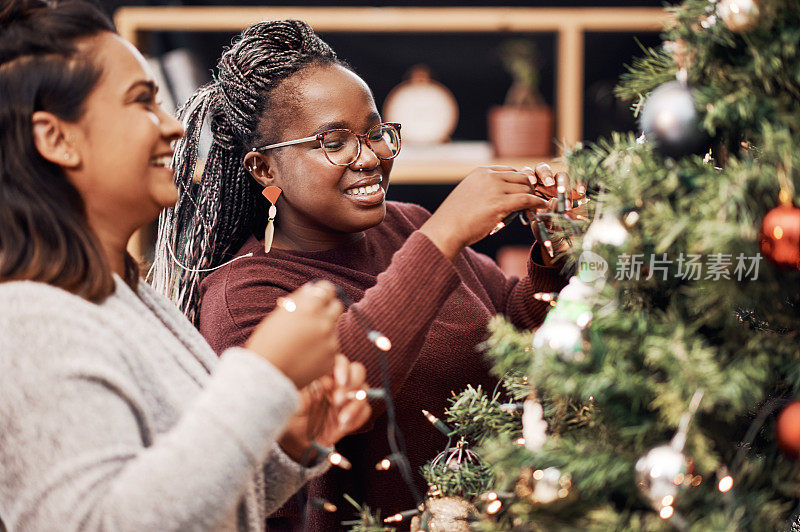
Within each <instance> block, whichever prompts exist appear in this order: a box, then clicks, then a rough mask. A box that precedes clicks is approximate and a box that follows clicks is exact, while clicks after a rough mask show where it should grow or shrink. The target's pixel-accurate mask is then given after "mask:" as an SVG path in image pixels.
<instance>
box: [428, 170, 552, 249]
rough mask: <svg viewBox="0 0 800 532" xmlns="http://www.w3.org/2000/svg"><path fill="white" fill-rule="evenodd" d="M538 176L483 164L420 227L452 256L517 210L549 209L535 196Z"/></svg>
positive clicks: (544, 201)
mask: <svg viewBox="0 0 800 532" xmlns="http://www.w3.org/2000/svg"><path fill="white" fill-rule="evenodd" d="M532 179H535V178H533V177H532V176H531V174H526V173H523V172H518V171H516V170H514V169H513V168H511V167H510V166H481V167H479V168H476V169H475V170H473V171H472V172H470V173H469V174H468V175H467V177H465V178H464V179H463V180H462V181H461V182H460V183H459V184H458V186H457V187H456V188H455V189H453V191H452V192H451V193H450V195H449V196H447V198H446V199H445V200H444V202H442V204H441V205H440V206H439V208H438V209H436V212H434V213H433V215H431V217H430V218H428V220H427V221H426V222H425V223H424V224H423V225H422V227H420V231H421V232H422V233H424V234H425V235H426V236H427V237H428V238H429V239H430V240H431V241H432V242H433V243H434V244H435V245H436V246H437V247H438V248H439V250H440V251H441V252H442V253H443V254H444V255H445V256H446V257H449V258H450V259H455V257H456V256H457V255H458V254H459V253H460V252H461V250H462V249H464V247H466V246H469V245H471V244H474V243H475V242H477V241H479V240H481V239H482V238H484V237H485V236H486V235H488V234H489V232H490V231H491V230H492V229H494V227H495V226H496V225H497V224H498V223H499V222H501V221H503V219H504V218H505V217H506V216H508V215H509V214H511V213H512V212H515V211H521V210H526V209H533V210H536V209H540V208H547V201H546V200H544V199H542V198H540V197H537V196H534V195H533V194H532V192H533V185H535V184H536V183H535V181H532Z"/></svg>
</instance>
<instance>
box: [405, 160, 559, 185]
mask: <svg viewBox="0 0 800 532" xmlns="http://www.w3.org/2000/svg"><path fill="white" fill-rule="evenodd" d="M540 162H547V163H548V164H550V166H551V167H552V168H553V170H554V171H558V170H563V169H564V164H563V163H562V162H561V159H549V158H539V159H536V158H528V159H490V160H486V161H464V162H449V161H448V162H441V161H403V160H402V154H401V157H398V158H397V161H396V162H395V163H394V167H393V168H392V175H391V182H392V183H395V184H425V185H431V184H449V183H453V184H455V183H458V182H459V181H461V180H462V179H464V178H465V177H466V176H467V174H468V173H470V172H471V171H472V170H474V169H475V168H477V167H478V166H486V165H502V166H510V167H512V168H517V169H519V168H522V167H523V166H531V167H533V166H534V165H535V164H538V163H540Z"/></svg>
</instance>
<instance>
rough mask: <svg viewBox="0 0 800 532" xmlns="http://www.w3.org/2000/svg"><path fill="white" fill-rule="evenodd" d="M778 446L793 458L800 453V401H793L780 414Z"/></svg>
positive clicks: (777, 433)
mask: <svg viewBox="0 0 800 532" xmlns="http://www.w3.org/2000/svg"><path fill="white" fill-rule="evenodd" d="M775 434H776V436H777V437H778V447H780V448H781V450H782V451H783V452H784V453H786V455H787V456H788V457H789V458H791V459H793V460H794V459H796V458H797V457H798V455H800V401H792V402H791V403H789V404H788V405H786V406H785V407H784V409H783V410H782V411H781V413H780V414H779V415H778V421H777V422H776V424H775Z"/></svg>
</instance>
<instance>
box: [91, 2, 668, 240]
mask: <svg viewBox="0 0 800 532" xmlns="http://www.w3.org/2000/svg"><path fill="white" fill-rule="evenodd" d="M669 3H675V2H674V1H673V2H664V1H662V0H625V1H623V0H605V1H591V0H582V1H581V0H550V1H535V0H528V1H516V2H511V1H505V2H487V1H483V2H481V1H469V0H460V1H457V0H449V1H448V0H440V1H435V2H433V1H431V2H426V1H420V0H416V1H415V0H399V1H393V2H391V3H389V2H375V1H372V2H369V1H346V2H342V1H325V0H316V1H312V0H305V1H291V0H282V1H281V0H272V1H269V2H268V4H267V5H271V6H329V7H332V6H342V7H343V6H350V7H352V6H389V5H390V6H392V7H396V6H419V7H423V6H424V7H447V6H485V7H502V6H514V7H661V6H664V5H666V4H669ZM101 4H102V5H103V6H104V8H105V9H106V10H107V11H108V12H109V13H110V14H113V12H114V11H115V10H116V9H117V8H119V7H121V6H123V5H139V6H144V5H220V3H219V2H213V1H211V0H193V1H187V2H182V3H181V2H172V3H165V2H157V1H147V0H133V1H124V0H123V1H119V0H101ZM225 5H228V4H225ZM236 5H249V6H256V5H265V4H263V3H260V2H252V1H246V0H244V1H240V2H237V4H236ZM443 24H444V21H443ZM233 36H234V34H233V33H225V32H214V33H168V32H153V33H148V34H147V35H146V41H145V46H146V48H147V52H148V53H149V54H151V55H159V54H161V53H165V52H168V51H170V50H172V49H175V48H180V47H188V48H189V49H191V50H193V51H194V52H195V53H196V55H197V58H198V60H199V63H200V66H201V68H202V70H203V71H204V72H210V71H211V69H212V68H213V67H214V64H215V62H216V59H217V58H218V57H219V55H220V53H221V50H222V49H223V47H224V46H226V45H227V44H229V43H230V41H231V38H232V37H233ZM322 37H323V38H324V39H325V40H327V41H328V42H329V43H330V44H331V46H332V47H333V48H334V49H335V50H336V51H337V53H338V54H339V56H340V57H342V58H344V59H345V60H347V61H348V62H349V63H350V64H351V65H352V66H353V67H354V68H355V70H356V71H357V72H358V73H359V74H360V75H361V76H362V77H363V78H364V79H365V80H366V82H367V83H368V84H369V85H370V87H372V90H373V92H374V94H375V98H376V102H377V104H378V108H379V109H381V108H382V106H383V101H384V99H385V97H386V95H387V94H388V93H389V91H390V90H391V89H392V88H393V87H394V86H395V85H397V84H398V83H400V82H401V81H402V80H403V78H404V75H405V73H406V72H407V70H408V69H409V67H411V66H412V65H415V64H418V63H424V64H426V65H428V66H429V67H430V68H431V70H432V73H433V77H434V78H435V79H436V80H438V81H439V82H441V83H443V84H444V85H445V86H446V87H448V88H449V89H450V90H451V91H452V92H453V94H454V95H455V97H456V100H457V101H458V105H459V111H460V116H459V122H458V126H457V128H456V130H455V132H454V134H453V139H454V140H484V139H486V129H487V126H486V113H487V110H488V109H489V107H491V106H492V105H498V104H501V103H502V102H503V99H504V98H505V93H506V91H507V90H508V88H509V86H510V83H511V78H510V76H509V75H508V74H507V73H506V72H505V70H504V69H503V65H502V62H501V60H500V56H499V47H500V45H501V44H502V43H503V42H504V41H506V40H508V39H512V38H520V37H522V38H528V39H531V40H533V41H534V42H535V43H536V46H537V50H538V56H539V59H538V63H539V69H540V78H541V83H540V90H541V94H542V96H543V98H544V100H545V102H547V103H548V104H549V105H551V106H553V105H555V104H556V102H554V98H553V94H554V84H555V74H556V68H557V65H556V64H555V53H556V45H557V43H556V36H555V34H552V33H532V34H508V33H505V34H502V35H501V34H481V33H440V34H435V33H421V34H409V33H398V34H386V33H359V34H343V33H329V34H325V33H323V34H322ZM659 42H660V39H659V36H658V34H657V33H654V32H648V33H587V34H586V36H585V43H586V46H585V50H586V53H585V70H584V94H585V100H584V106H583V107H584V109H583V110H584V128H583V131H584V139H585V140H588V141H592V140H596V139H597V138H598V137H601V136H604V135H607V134H608V133H609V132H611V131H614V130H630V129H635V128H636V124H635V121H634V119H633V117H632V116H631V113H630V111H629V109H628V104H627V103H624V102H619V101H618V100H616V99H615V98H614V95H613V89H614V86H615V84H616V82H617V80H618V78H619V75H620V74H621V73H623V72H624V71H625V65H627V64H630V62H631V60H632V59H633V58H634V57H636V56H637V55H640V54H641V48H640V46H658V43H659ZM453 187H454V185H403V184H394V185H392V187H390V189H389V196H388V197H389V199H392V200H399V201H410V202H414V203H418V204H420V205H422V206H423V207H425V208H427V209H428V210H431V211H432V210H435V209H436V207H437V206H438V205H439V204H440V203H441V202H442V200H443V199H444V198H445V197H446V196H447V194H448V193H449V192H450V191H451V190H452V188H453ZM529 241H530V233H529V231H528V230H527V228H525V227H523V226H521V225H519V224H512V225H511V226H509V228H507V229H505V230H503V231H501V232H499V233H497V234H496V235H493V236H492V237H489V238H487V239H485V240H484V241H482V242H480V243H478V244H476V245H475V246H474V247H475V248H476V249H477V250H479V251H481V252H484V253H488V254H490V255H492V256H494V255H495V254H496V251H497V249H498V248H499V247H501V246H504V245H510V244H525V243H528V242H529Z"/></svg>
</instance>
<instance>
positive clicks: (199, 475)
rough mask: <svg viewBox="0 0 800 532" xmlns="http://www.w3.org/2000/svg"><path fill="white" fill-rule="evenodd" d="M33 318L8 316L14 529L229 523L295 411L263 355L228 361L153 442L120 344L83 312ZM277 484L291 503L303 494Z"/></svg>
mask: <svg viewBox="0 0 800 532" xmlns="http://www.w3.org/2000/svg"><path fill="white" fill-rule="evenodd" d="M34 307H36V305H35V306H34ZM38 307H39V308H38V310H37V309H35V308H34V309H28V310H26V309H25V308H24V307H20V306H17V307H16V308H13V305H12V310H8V309H7V308H6V309H4V310H3V311H2V312H0V390H2V400H0V465H1V466H2V467H0V471H2V473H1V474H0V510H2V513H3V518H4V519H5V520H6V524H7V525H9V526H10V527H11V529H19V530H54V529H58V530H64V531H70V530H115V531H126V530H131V531H133V530H136V531H139V530H164V531H169V530H198V529H204V530H210V529H217V528H219V527H220V526H221V525H222V524H223V523H226V522H228V523H229V522H231V516H232V515H234V513H235V512H236V507H237V503H238V502H239V500H240V498H241V496H242V494H243V489H244V487H245V486H246V484H247V482H248V481H249V479H251V478H252V477H253V475H254V474H255V471H256V470H257V468H259V467H261V466H262V465H263V463H264V461H265V460H266V459H267V457H268V456H269V455H270V454H271V453H270V451H271V449H272V448H273V445H274V442H275V439H276V437H277V436H278V435H279V433H280V432H281V430H282V429H283V427H284V425H285V423H286V421H287V420H288V418H289V416H291V414H292V413H293V412H294V410H295V409H296V408H297V404H298V394H297V391H296V390H295V388H294V386H293V385H292V383H291V382H290V381H289V380H288V379H287V378H286V377H285V376H283V375H282V374H281V373H280V372H279V371H278V370H277V369H276V368H275V367H274V366H272V365H271V364H269V363H268V362H266V361H265V360H263V359H261V358H260V357H258V356H256V355H255V354H253V353H250V352H248V351H246V350H244V349H231V350H228V351H227V352H226V353H224V354H223V356H222V359H221V361H220V363H219V364H218V365H217V367H216V369H215V371H214V372H213V374H212V376H211V377H210V379H209V380H208V382H207V383H206V385H205V388H204V389H203V390H202V391H200V392H199V393H198V394H197V395H196V396H194V397H193V398H192V399H190V400H188V401H187V402H186V403H185V405H184V408H183V409H182V413H181V415H180V417H179V418H178V419H177V420H176V422H175V424H174V425H173V426H172V427H171V429H169V430H168V431H166V432H163V433H160V434H158V435H157V436H156V437H155V438H154V441H147V440H148V438H149V436H147V434H148V433H149V431H148V430H144V427H145V426H148V425H149V424H150V422H151V421H152V419H150V416H152V413H151V412H149V411H148V409H147V407H146V406H145V399H144V396H143V394H144V393H145V391H144V390H143V389H142V388H141V387H140V386H138V385H137V383H136V381H135V378H134V377H133V376H132V375H133V371H132V369H131V365H132V364H133V362H132V361H131V360H129V359H128V358H127V357H126V352H125V351H126V348H125V345H123V344H122V343H121V342H120V340H119V339H118V338H116V337H115V335H113V334H112V333H110V332H109V331H108V330H105V329H103V328H101V327H98V326H97V325H96V324H95V323H93V322H92V320H91V318H89V317H87V316H86V313H85V312H81V309H75V308H72V309H70V308H68V307H66V306H62V307H56V308H54V309H53V310H52V312H47V311H45V310H42V309H41V305H38ZM284 470H285V468H284ZM280 480H281V481H282V482H283V483H284V484H285V487H284V488H283V489H284V490H285V491H287V492H288V493H285V494H284V496H283V497H280V496H279V494H274V497H275V498H276V499H280V500H281V501H282V500H283V499H284V498H286V497H288V495H289V494H291V491H289V490H292V489H294V488H295V487H296V486H297V482H293V481H291V479H290V478H288V476H286V477H285V478H283V479H280ZM279 503H280V501H277V504H279ZM274 507H275V506H273V508H270V509H268V511H271V510H272V509H274Z"/></svg>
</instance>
